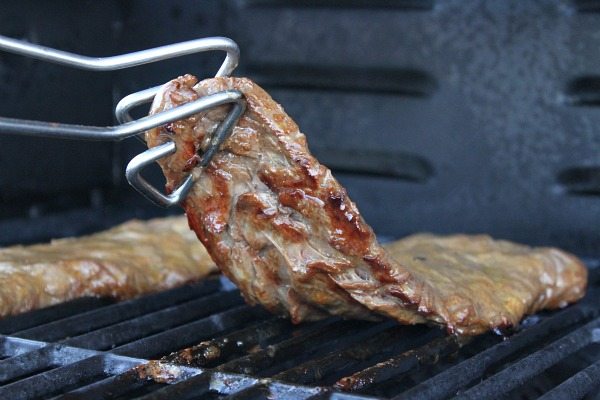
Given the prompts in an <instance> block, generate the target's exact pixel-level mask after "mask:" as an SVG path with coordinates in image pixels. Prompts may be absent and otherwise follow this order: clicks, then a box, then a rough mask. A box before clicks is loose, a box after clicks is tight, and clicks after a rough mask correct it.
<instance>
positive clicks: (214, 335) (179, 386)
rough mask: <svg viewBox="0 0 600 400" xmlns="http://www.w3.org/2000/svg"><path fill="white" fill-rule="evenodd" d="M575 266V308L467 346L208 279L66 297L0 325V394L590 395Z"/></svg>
mask: <svg viewBox="0 0 600 400" xmlns="http://www.w3.org/2000/svg"><path fill="white" fill-rule="evenodd" d="M589 265H590V267H591V268H590V289H589V291H588V294H587V296H586V297H585V298H584V299H583V300H582V301H581V302H579V303H577V304H574V305H572V306H569V307H567V308H566V309H564V310H560V311H557V312H545V313H542V314H538V315H534V316H531V317H529V318H528V319H526V320H525V321H524V323H523V324H522V326H521V328H519V329H518V330H517V331H515V332H511V334H510V335H509V336H506V337H503V336H500V335H497V334H494V333H488V334H485V335H481V336H478V337H475V338H471V339H468V340H458V339H457V338H456V337H454V336H446V335H445V334H444V333H443V332H442V331H440V330H435V329H431V328H427V327H425V326H401V325H398V324H397V323H395V322H393V321H389V320H388V321H382V322H378V323H375V322H364V321H344V320H340V319H338V318H328V319H325V320H323V321H318V322H310V323H303V324H300V325H293V324H291V323H290V322H289V321H287V320H285V319H281V318H277V317H273V316H271V315H270V314H269V313H267V312H265V311H263V310H262V309H260V308H252V307H249V306H246V305H244V304H243V301H242V299H241V297H240V295H239V293H238V292H237V291H236V290H233V288H232V285H231V283H228V282H227V281H226V280H223V279H217V278H209V279H206V280H204V281H203V282H200V283H197V284H194V285H188V286H184V287H181V288H178V289H173V290H170V291H167V292H164V293H160V294H154V295H150V296H146V297H142V298H139V299H135V300H129V301H126V302H121V303H111V302H109V301H98V300H92V301H87V300H85V301H82V300H77V301H74V302H71V303H66V304H63V305H60V306H55V307H53V308H51V309H50V310H37V311H33V312H30V313H28V314H23V315H22V316H20V317H11V318H7V319H4V320H1V321H0V333H2V336H0V398H10V399H37V398H64V399H95V398H102V399H124V398H141V399H171V398H181V399H192V398H204V397H206V398H223V397H228V396H231V398H240V399H251V398H265V397H267V396H270V397H275V398H277V397H279V398H290V397H293V398H298V399H308V398H336V399H344V398H348V399H360V398H367V397H369V396H376V397H381V398H402V399H447V398H453V397H454V396H456V394H457V393H463V394H464V395H465V396H467V397H469V398H498V397H510V398H515V397H517V396H518V398H523V399H535V398H538V397H540V396H544V398H546V399H558V398H564V395H565V393H568V394H569V395H572V394H576V395H577V396H579V397H583V396H586V395H587V396H591V395H592V394H593V393H595V390H596V389H597V382H598V379H600V373H599V371H598V370H599V369H598V363H599V360H600V345H599V344H598V334H597V332H598V329H599V328H600V310H599V309H598V307H597V304H598V301H600V270H598V267H599V266H600V262H590V264H589ZM193 309H196V311H191V310H193ZM48 311H51V312H52V315H54V316H55V317H54V318H52V317H50V316H49V315H48ZM190 312H191V313H192V314H189V313H190ZM84 328H85V329H84ZM149 359H155V360H156V361H150V362H149V361H148V360H149ZM561 396H562V397H561ZM590 398H591V397H590Z"/></svg>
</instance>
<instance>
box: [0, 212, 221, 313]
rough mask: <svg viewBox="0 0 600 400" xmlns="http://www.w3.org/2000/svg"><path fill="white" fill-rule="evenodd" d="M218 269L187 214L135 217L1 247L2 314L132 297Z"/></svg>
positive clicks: (0, 292)
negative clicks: (78, 233) (77, 234)
mask: <svg viewBox="0 0 600 400" xmlns="http://www.w3.org/2000/svg"><path fill="white" fill-rule="evenodd" d="M215 270H216V267H215V266H214V263H213V262H212V260H211V259H210V256H209V255H208V254H207V253H206V251H205V250H204V249H203V248H202V245H201V244H200V243H198V239H196V237H195V235H194V234H193V233H192V232H191V231H190V230H189V228H188V226H187V221H186V219H185V217H176V218H162V219H155V220H151V221H148V222H142V221H130V222H127V223H125V224H122V225H119V226H117V227H115V228H113V229H110V230H107V231H104V232H100V233H97V234H94V235H90V236H85V237H81V238H72V239H71V238H69V239H59V240H54V241H52V242H51V243H49V244H39V245H32V246H14V247H8V248H4V249H0V316H6V315H11V314H18V313H21V312H25V311H29V310H33V309H37V308H41V307H45V306H49V305H52V304H56V303H61V302H64V301H67V300H72V299H75V298H79V297H84V296H110V297H115V298H118V299H127V298H131V297H134V296H137V295H140V294H143V293H149V292H154V291H158V290H164V289H168V288H172V287H175V286H178V285H181V284H183V283H186V282H190V281H193V280H197V279H200V278H202V277H204V276H206V275H208V274H210V273H211V272H213V271H215Z"/></svg>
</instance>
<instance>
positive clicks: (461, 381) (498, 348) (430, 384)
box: [398, 303, 598, 400]
mask: <svg viewBox="0 0 600 400" xmlns="http://www.w3.org/2000/svg"><path fill="white" fill-rule="evenodd" d="M597 314H598V311H597V310H594V309H593V307H590V306H589V305H587V304H581V303H580V304H578V305H575V306H572V307H570V308H567V309H566V310H563V311H561V312H559V313H557V314H556V315H554V316H553V317H550V318H548V319H546V320H544V321H542V322H540V323H538V324H537V325H534V326H532V327H529V328H527V329H525V330H524V331H522V332H519V333H517V334H516V335H514V336H512V337H511V338H510V339H509V340H507V341H504V342H501V343H498V344H496V345H495V346H492V347H490V348H489V349H487V350H484V351H483V352H481V353H479V354H477V355H475V356H473V357H471V358H469V359H468V360H465V361H463V362H462V363H460V364H458V365H455V366H453V367H450V368H449V369H447V370H445V371H443V372H441V373H440V374H438V375H436V376H434V377H432V378H430V379H428V380H426V381H424V382H421V383H420V384H418V385H416V386H415V387H413V388H411V389H409V390H407V391H406V392H404V393H402V394H401V395H399V396H398V399H432V400H435V399H444V398H447V397H448V396H451V395H452V394H454V393H456V392H457V391H458V390H459V389H460V388H462V387H464V386H466V385H468V384H469V383H471V382H473V381H475V380H476V379H480V378H481V377H482V376H483V375H484V374H485V372H486V370H487V369H488V368H489V367H490V366H491V365H492V364H494V363H497V362H498V361H500V360H502V359H504V358H506V357H508V356H510V355H512V354H514V353H516V352H518V351H523V350H524V349H526V348H527V347H529V346H534V345H536V344H537V343H538V342H540V341H541V340H543V339H544V338H546V337H548V336H549V335H551V334H552V333H555V332H558V331H560V330H561V329H565V328H567V327H569V326H572V325H575V324H577V323H581V322H582V321H585V320H586V319H589V318H591V317H593V316H595V315H597Z"/></svg>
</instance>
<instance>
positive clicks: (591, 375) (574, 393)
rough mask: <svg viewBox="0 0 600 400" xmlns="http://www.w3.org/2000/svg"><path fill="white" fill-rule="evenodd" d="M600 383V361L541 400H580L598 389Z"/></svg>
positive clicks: (540, 399)
mask: <svg viewBox="0 0 600 400" xmlns="http://www.w3.org/2000/svg"><path fill="white" fill-rule="evenodd" d="M599 382H600V361H597V362H595V363H594V364H592V365H590V366H588V367H587V368H585V369H584V370H582V371H579V372H578V373H576V374H575V375H573V376H572V377H570V378H569V379H567V380H566V381H564V382H563V383H561V384H560V385H558V386H557V387H556V388H554V389H552V390H551V391H549V392H547V393H546V394H544V395H543V396H541V397H540V398H539V400H562V399H579V398H582V397H583V396H585V395H586V394H588V393H591V391H592V390H594V389H595V388H597V387H598V385H599Z"/></svg>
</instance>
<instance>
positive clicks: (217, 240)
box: [146, 75, 586, 334]
mask: <svg viewBox="0 0 600 400" xmlns="http://www.w3.org/2000/svg"><path fill="white" fill-rule="evenodd" d="M229 89H235V90H239V91H241V92H242V93H243V94H244V96H245V99H246V101H247V110H246V112H245V113H244V115H243V116H242V117H241V119H240V121H239V122H238V124H237V126H236V127H235V129H234V131H233V133H232V135H231V136H230V138H229V139H228V140H227V141H226V142H225V143H224V145H223V146H222V148H221V151H220V152H218V153H217V154H216V156H215V157H214V159H213V161H212V162H211V163H210V165H209V166H208V167H207V168H206V169H204V170H200V169H198V168H193V165H194V164H195V162H196V160H197V159H198V157H197V155H196V154H197V153H198V152H200V153H201V152H202V151H203V150H204V149H205V148H206V144H207V141H208V139H209V138H210V136H211V134H212V132H213V131H214V130H215V128H216V126H217V125H218V123H219V122H220V121H221V120H222V119H223V118H224V116H225V115H226V112H227V111H228V106H223V107H220V108H218V109H213V110H210V111H208V112H203V113H200V114H198V115H196V116H193V117H191V118H188V119H186V120H182V121H179V122H176V123H173V124H170V125H169V126H165V127H161V128H156V129H154V130H151V131H149V132H148V133H147V134H146V140H147V143H148V146H149V147H154V146H157V145H160V144H162V143H164V142H165V141H167V140H174V141H175V142H176V144H177V152H176V153H175V154H174V155H172V156H170V157H168V158H166V159H163V160H162V161H161V162H160V164H161V167H162V170H163V172H164V174H165V177H166V178H167V190H172V189H173V188H175V187H177V185H178V184H179V183H180V182H181V181H182V179H183V178H184V177H185V176H186V175H187V174H188V173H189V171H190V170H191V171H192V173H193V174H195V178H196V181H195V184H194V186H193V188H192V190H191V192H190V194H189V195H188V197H187V198H186V200H185V202H184V204H183V206H184V208H185V210H186V213H187V216H188V220H189V223H190V226H191V228H192V229H193V230H194V231H195V232H196V234H197V235H198V237H199V239H200V240H201V241H202V243H204V245H205V246H206V248H207V250H208V252H209V253H210V254H211V256H212V257H213V259H214V260H215V262H216V263H217V265H218V266H219V268H220V269H221V270H222V271H223V272H224V273H225V274H226V275H227V276H228V277H229V278H231V279H232V280H233V281H234V282H235V283H236V284H237V285H238V286H239V287H240V289H241V291H242V293H243V294H244V296H245V298H246V300H247V301H248V302H250V303H261V304H263V305H264V306H265V307H267V308H268V309H269V310H271V311H273V312H275V313H280V314H286V315H289V316H290V317H291V318H292V319H293V320H294V321H296V322H298V321H302V320H310V319H318V318H321V317H323V316H325V315H327V314H332V315H341V316H344V317H350V318H363V319H364V318H373V316H374V315H376V314H383V315H386V316H389V317H392V318H395V319H396V320H398V321H399V322H401V323H407V324H414V323H421V322H427V321H429V322H434V323H437V324H443V325H445V326H446V327H447V329H448V330H449V331H450V332H455V333H460V334H477V333H481V332H484V331H486V330H489V329H491V328H496V327H508V326H512V325H516V324H517V323H518V322H519V320H520V319H521V318H522V317H523V315H525V314H527V313H533V312H535V311H537V310H540V309H542V308H556V307H562V306H565V305H566V304H568V303H570V302H573V301H576V300H578V299H579V298H581V297H582V296H583V295H584V292H585V286H586V269H585V267H584V266H583V265H582V263H581V262H580V261H579V260H578V259H576V258H575V257H574V256H572V255H569V254H567V253H565V252H562V251H560V250H557V249H550V248H533V249H532V248H529V247H526V246H521V245H517V244H513V243H509V242H505V241H495V240H492V239H491V238H489V237H487V236H462V235H457V236H451V237H446V238H442V237H435V236H427V235H425V236H415V237H410V238H407V239H404V240H401V241H399V242H397V243H395V244H393V245H392V246H390V247H389V249H384V247H382V246H381V245H379V243H377V241H376V239H375V235H374V234H373V231H372V230H371V228H370V227H369V226H368V225H367V224H366V223H365V221H364V220H363V218H362V217H361V215H360V214H359V212H358V209H357V208H356V206H355V204H354V203H353V202H352V201H351V200H350V199H349V197H348V195H347V193H346V191H345V190H344V188H343V187H342V186H341V185H340V184H339V183H338V182H337V181H336V180H335V178H334V177H333V176H332V175H331V172H330V171H329V170H328V169H327V168H326V167H324V166H323V165H321V164H319V162H318V161H317V160H316V159H315V158H314V157H313V156H312V155H311V154H310V152H309V151H308V148H307V145H306V138H305V137H304V135H303V134H302V133H300V131H299V129H298V126H297V125H296V124H295V123H294V121H293V120H292V119H291V118H290V117H289V116H288V115H287V114H286V113H285V112H284V111H283V109H282V107H281V106H280V105H279V104H277V103H275V102H274V101H273V100H272V99H271V97H270V96H269V95H268V94H267V93H266V92H265V91H264V90H262V89H261V88H260V87H258V85H256V84H255V83H253V82H252V81H250V80H248V79H245V78H213V79H207V80H204V81H201V82H198V81H197V79H196V78H195V77H193V76H191V75H186V76H183V77H180V78H178V79H175V80H173V81H171V82H169V83H168V84H166V85H165V86H163V88H162V90H161V91H160V93H159V94H158V95H157V96H156V98H155V100H154V104H153V107H152V113H156V112H160V111H162V110H166V109H169V108H172V107H177V106H178V105H181V104H183V103H186V102H189V101H192V100H194V99H197V98H199V97H202V96H206V95H209V94H212V93H217V92H220V91H222V90H229Z"/></svg>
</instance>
